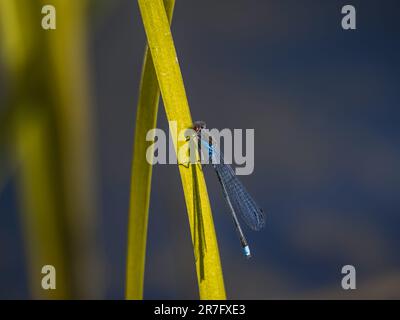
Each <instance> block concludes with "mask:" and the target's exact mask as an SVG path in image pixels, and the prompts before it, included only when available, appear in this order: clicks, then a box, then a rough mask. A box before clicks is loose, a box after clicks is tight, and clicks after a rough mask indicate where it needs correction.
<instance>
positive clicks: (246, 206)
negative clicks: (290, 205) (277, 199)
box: [213, 163, 265, 231]
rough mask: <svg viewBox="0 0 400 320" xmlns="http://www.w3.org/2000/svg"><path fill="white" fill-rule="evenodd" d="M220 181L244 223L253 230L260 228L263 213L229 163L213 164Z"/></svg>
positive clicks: (262, 224)
mask: <svg viewBox="0 0 400 320" xmlns="http://www.w3.org/2000/svg"><path fill="white" fill-rule="evenodd" d="M213 166H214V169H215V171H216V172H217V175H218V177H219V180H220V183H221V184H222V185H223V187H224V188H225V190H226V195H227V197H228V198H229V201H230V203H231V205H232V208H233V210H234V211H235V213H236V214H238V215H239V216H240V217H241V218H242V219H243V220H244V221H245V222H246V224H247V225H248V226H249V227H250V228H251V229H253V230H256V231H258V230H260V229H261V228H262V227H263V226H264V224H265V218H264V213H263V211H262V209H261V208H260V207H259V206H258V205H257V204H256V202H255V201H254V200H253V198H252V197H251V196H250V194H249V193H248V192H247V190H246V188H245V187H244V186H243V184H242V183H241V182H240V180H239V179H238V178H237V176H236V175H235V173H234V171H233V169H232V167H231V166H230V165H229V164H224V163H220V164H215V165H213Z"/></svg>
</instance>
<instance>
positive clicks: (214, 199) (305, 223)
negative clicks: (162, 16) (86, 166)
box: [0, 0, 400, 299]
mask: <svg viewBox="0 0 400 320" xmlns="http://www.w3.org/2000/svg"><path fill="white" fill-rule="evenodd" d="M345 4H349V3H348V1H317V0H301V1H299V0H279V1H278V0H270V1H254V0H252V1H239V0H234V1H233V0H224V1H222V0H219V1H211V0H205V1H179V0H178V1H177V3H176V7H175V13H174V18H173V24H172V31H173V36H174V40H175V45H176V49H177V53H178V57H179V62H180V66H181V69H182V73H183V77H184V82H185V86H186V92H187V95H188V99H189V104H190V107H191V111H192V116H193V118H194V119H198V120H204V121H206V122H207V124H208V126H209V127H213V128H214V127H215V128H219V129H222V128H243V129H245V128H255V170H254V173H253V174H252V175H250V176H243V177H241V180H242V181H243V182H244V184H245V185H246V186H247V188H248V190H249V191H250V192H251V193H252V194H253V195H254V197H255V199H257V201H258V203H259V204H260V206H261V207H263V209H264V211H265V212H266V214H267V223H266V228H265V229H263V230H262V231H260V232H252V231H250V230H248V229H246V230H245V232H246V235H247V237H248V240H249V242H250V245H251V247H252V251H253V255H254V257H253V258H252V259H251V260H246V259H245V258H244V257H243V256H242V253H241V249H240V244H239V241H238V239H237V235H236V233H235V230H234V228H233V224H232V222H231V218H230V216H229V214H228V211H227V207H226V205H225V203H224V200H223V197H222V193H221V190H220V187H219V185H218V181H217V179H216V177H215V174H214V172H213V171H212V169H205V172H206V178H207V186H208V190H209V195H210V200H211V205H212V209H213V215H214V222H215V228H216V232H217V238H218V243H219V249H220V255H221V260H222V268H223V271H224V279H225V286H226V290H227V296H228V298H232V299H284V298H285V299H286V298H288V299H293V298H299V299H307V298H343V299H351V298H377V299H381V298H400V255H399V250H398V246H399V245H400V234H399V232H398V231H399V224H400V216H399V211H400V197H399V185H400V170H399V163H400V148H399V140H400V126H399V125H398V124H399V120H400V111H399V103H400V94H399V74H400V62H399V56H400V43H399V31H400V28H399V27H400V20H399V18H398V16H399V9H400V6H399V2H398V1H390V0H384V1H378V0H370V1H367V0H364V1H356V0H353V1H351V4H352V5H354V6H355V7H356V10H357V30H354V31H344V30H343V29H342V28H341V19H342V16H343V15H342V14H341V8H342V6H344V5H345ZM102 6H104V7H105V9H102V10H103V11H102V12H100V13H96V14H95V15H93V16H91V17H90V19H89V20H88V25H89V28H90V32H89V39H88V41H89V48H90V53H89V58H90V60H89V61H90V68H91V71H92V73H91V75H90V76H91V77H90V80H91V88H92V93H93V97H94V117H95V118H94V121H93V122H94V124H95V130H96V131H95V133H96V134H95V138H96V141H97V144H96V150H97V151H96V152H97V154H96V157H95V158H96V159H97V160H98V165H97V171H96V173H97V176H98V182H99V188H98V189H99V195H98V199H100V206H99V207H100V210H101V211H100V212H101V221H100V226H101V227H100V237H101V244H102V247H103V259H104V264H105V272H104V282H105V290H106V293H105V297H106V298H110V299H122V298H123V297H124V281H125V255H126V240H127V221H128V206H129V188H130V172H131V158H132V144H133V138H134V124H135V111H136V110H135V109H136V102H137V98H138V88H139V80H140V70H141V65H142V58H143V53H144V47H145V41H146V40H145V33H144V29H143V26H142V23H141V19H140V14H139V10H138V7H137V2H136V1H131V0H118V1H103V2H102ZM158 127H159V128H164V129H166V128H167V121H166V117H165V113H164V110H163V108H162V107H160V112H159V119H158ZM17 202H18V201H17V198H16V190H15V181H14V179H13V178H11V179H10V180H8V182H7V185H6V186H5V188H4V190H3V191H2V193H0V212H1V216H0V252H1V258H0V298H6V299H8V298H29V292H28V287H27V275H26V270H25V264H26V261H25V256H24V250H23V244H22V240H21V232H22V231H21V227H20V221H19V218H18V205H17ZM347 264H350V265H354V266H355V268H356V270H357V289H356V290H353V291H352V290H350V291H345V290H343V289H342V288H341V279H342V277H343V275H342V274H341V269H342V266H344V265H347ZM144 297H145V298H148V299H155V298H162V299H175V298H179V299H197V298H198V289H197V280H196V274H195V267H194V257H193V250H192V245H191V238H190V232H189V224H188V219H187V214H186V210H185V205H184V198H183V192H182V187H181V182H180V177H179V173H178V168H177V166H174V165H164V166H155V167H154V169H153V185H152V194H151V206H150V216H149V230H148V246H147V257H146V274H145V293H144Z"/></svg>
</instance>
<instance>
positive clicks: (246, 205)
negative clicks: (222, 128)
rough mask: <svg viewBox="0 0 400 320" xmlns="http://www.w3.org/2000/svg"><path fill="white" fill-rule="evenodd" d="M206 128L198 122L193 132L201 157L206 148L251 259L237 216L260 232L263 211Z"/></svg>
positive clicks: (263, 220)
mask: <svg viewBox="0 0 400 320" xmlns="http://www.w3.org/2000/svg"><path fill="white" fill-rule="evenodd" d="M205 127H206V124H205V122H203V121H196V122H195V123H194V124H193V130H194V131H195V132H196V137H197V139H198V149H199V152H200V157H201V150H203V148H204V149H205V150H206V151H207V153H208V157H209V159H210V161H211V164H212V166H213V168H214V169H215V172H216V174H217V177H218V180H219V183H220V184H221V187H222V191H223V193H224V197H225V200H226V202H227V204H228V206H229V209H230V213H231V215H232V218H233V222H234V224H235V227H236V230H237V232H238V234H239V238H240V242H241V245H242V248H243V252H244V254H245V256H246V257H247V258H250V257H251V253H250V248H249V245H248V243H247V240H246V237H245V236H244V233H243V230H242V228H241V226H240V223H239V220H238V218H237V216H238V214H239V215H240V217H241V218H242V219H243V220H244V221H245V222H246V224H247V225H248V226H249V227H250V228H251V229H253V230H256V231H258V230H260V229H261V228H262V227H263V226H264V224H265V219H264V214H263V211H262V209H261V208H260V207H259V206H257V204H256V203H255V201H254V200H253V198H252V197H251V196H250V194H249V193H248V192H247V190H246V189H245V187H244V186H243V184H242V183H241V182H240V181H239V179H238V178H237V176H236V175H235V172H234V171H233V169H232V167H231V166H230V165H229V164H227V163H225V161H224V156H223V154H222V152H221V150H219V148H218V146H217V144H216V142H215V140H214V139H213V137H212V136H211V135H209V134H208V133H206V132H205V130H204V129H205Z"/></svg>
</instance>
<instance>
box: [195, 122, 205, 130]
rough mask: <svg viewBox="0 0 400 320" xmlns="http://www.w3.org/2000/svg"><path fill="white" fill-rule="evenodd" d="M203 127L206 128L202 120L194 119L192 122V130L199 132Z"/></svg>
mask: <svg viewBox="0 0 400 320" xmlns="http://www.w3.org/2000/svg"><path fill="white" fill-rule="evenodd" d="M205 128H206V123H205V122H204V121H195V122H194V123H193V130H194V131H196V132H200V131H201V130H203V129H205Z"/></svg>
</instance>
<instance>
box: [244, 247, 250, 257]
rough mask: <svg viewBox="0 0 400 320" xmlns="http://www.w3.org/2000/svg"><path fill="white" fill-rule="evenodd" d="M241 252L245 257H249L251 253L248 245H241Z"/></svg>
mask: <svg viewBox="0 0 400 320" xmlns="http://www.w3.org/2000/svg"><path fill="white" fill-rule="evenodd" d="M243 253H244V255H245V256H246V258H251V253H250V248H249V246H245V247H243Z"/></svg>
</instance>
